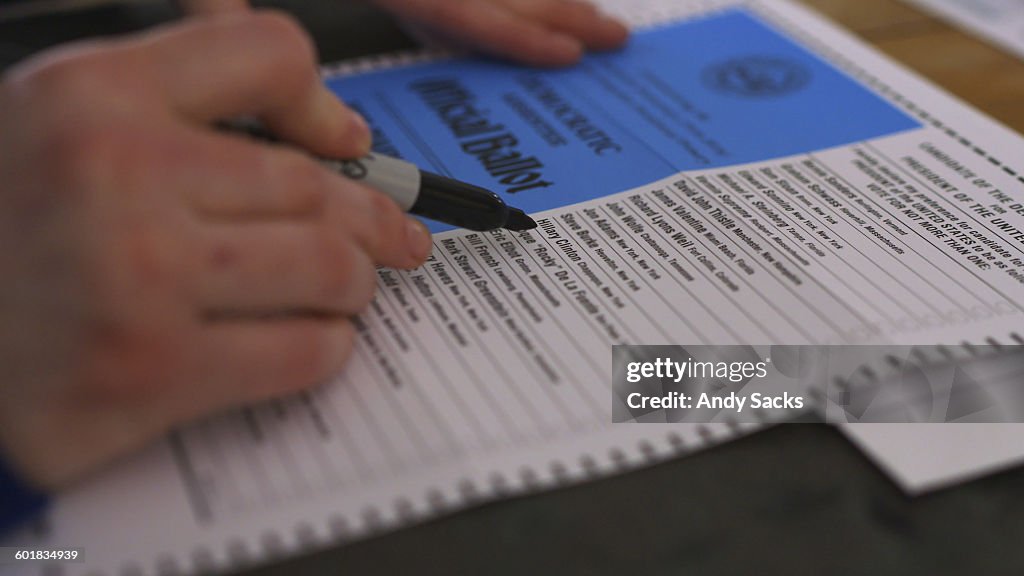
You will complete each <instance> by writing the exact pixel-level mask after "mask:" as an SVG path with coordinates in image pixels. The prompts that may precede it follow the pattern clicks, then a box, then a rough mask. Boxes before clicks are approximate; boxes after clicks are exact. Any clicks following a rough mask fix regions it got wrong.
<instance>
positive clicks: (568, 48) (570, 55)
mask: <svg viewBox="0 0 1024 576" xmlns="http://www.w3.org/2000/svg"><path fill="white" fill-rule="evenodd" d="M550 49H551V52H552V54H553V56H552V58H553V59H554V60H557V61H559V62H565V63H573V62H576V61H577V60H579V59H580V58H581V57H582V56H583V43H582V42H580V41H579V40H576V39H575V38H570V37H569V36H565V35H563V34H559V35H557V36H555V37H553V38H552V39H551V45H550Z"/></svg>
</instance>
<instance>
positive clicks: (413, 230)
mask: <svg viewBox="0 0 1024 576" xmlns="http://www.w3.org/2000/svg"><path fill="white" fill-rule="evenodd" d="M405 242H406V244H405V245H406V246H408V248H409V253H410V254H411V255H412V257H413V258H414V259H415V260H416V265H417V266H418V265H419V264H420V263H422V262H423V261H424V260H426V258H427V256H428V255H429V254H430V251H431V250H432V249H433V247H434V242H433V240H431V237H430V231H429V230H427V227H426V226H425V225H424V224H423V222H420V221H419V220H418V219H416V218H414V217H412V216H409V217H407V219H406V226H405Z"/></svg>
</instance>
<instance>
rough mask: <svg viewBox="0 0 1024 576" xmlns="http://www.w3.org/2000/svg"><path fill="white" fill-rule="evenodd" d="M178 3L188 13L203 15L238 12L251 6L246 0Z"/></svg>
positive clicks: (197, 0) (185, 1)
mask: <svg viewBox="0 0 1024 576" xmlns="http://www.w3.org/2000/svg"><path fill="white" fill-rule="evenodd" d="M178 4H179V5H180V6H181V9H182V10H184V11H185V13H186V14H195V15H203V16H207V15H210V14H227V13H232V12H238V11H241V10H245V9H247V8H248V7H249V3H248V2H246V0H178Z"/></svg>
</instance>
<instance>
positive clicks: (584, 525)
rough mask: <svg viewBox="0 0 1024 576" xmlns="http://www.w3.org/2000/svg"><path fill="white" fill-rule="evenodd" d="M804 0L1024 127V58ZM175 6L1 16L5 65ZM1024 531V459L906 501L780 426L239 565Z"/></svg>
mask: <svg viewBox="0 0 1024 576" xmlns="http://www.w3.org/2000/svg"><path fill="white" fill-rule="evenodd" d="M277 3H278V4H284V5H286V6H291V7H293V8H295V10H296V11H297V12H298V14H299V16H300V17H301V19H302V20H303V21H304V22H305V23H306V24H307V25H308V26H309V27H310V29H311V31H312V33H313V35H314V36H315V37H316V38H317V42H318V46H319V48H320V51H321V55H322V56H323V57H324V59H325V60H335V59H340V58H344V57H351V56H356V55H361V54H366V53H374V52H381V51H389V50H393V49H400V48H407V47H410V46H412V43H411V41H410V40H409V39H408V38H406V37H405V36H404V35H403V34H402V33H401V31H400V30H399V29H398V28H397V27H396V26H394V24H393V23H392V22H390V20H388V19H387V18H385V17H383V16H381V15H380V14H379V13H376V12H374V11H372V10H371V9H369V8H366V7H365V6H361V5H357V6H355V7H348V8H345V9H344V10H345V11H346V13H345V15H344V16H341V15H339V11H340V10H339V8H337V5H333V6H332V5H331V4H332V3H324V2H316V3H314V2H305V3H300V2H297V1H296V2H288V1H285V0H281V1H279V2H277ZM806 3H807V4H809V5H811V6H813V7H815V8H817V9H818V10H819V11H821V12H822V13H824V14H826V15H828V16H829V17H831V18H833V19H834V20H836V21H838V22H840V23H842V24H844V25H845V26H847V27H848V28H850V29H851V30H853V31H854V32H855V33H856V34H857V35H859V36H861V37H862V38H863V39H865V40H867V41H868V42H869V43H871V44H873V45H875V46H876V47H878V48H879V49H881V50H882V51H883V52H885V53H887V54H889V55H890V56H892V57H894V58H896V59H897V60H899V61H901V62H903V63H904V64H906V65H907V66H909V67H910V68H912V69H914V70H916V71H918V72H919V73H921V74H923V75H924V76H926V77H928V78H930V79H932V80H933V81H935V82H936V83H938V84H939V85H941V86H943V87H944V88H946V89H947V90H949V91H950V92H952V93H954V94H956V95H957V96H959V97H960V98H962V99H964V100H966V101H967V102H970V103H971V104H973V105H975V106H976V107H978V108H980V109H982V110H984V111H985V112H987V113H989V114H990V115H992V116H993V117H995V118H997V119H998V120H1000V121H1002V122H1003V123H1005V124H1007V125H1009V126H1010V127H1012V128H1014V129H1016V130H1018V131H1022V132H1024V106H1022V105H1021V103H1024V62H1022V61H1020V60H1017V59H1015V58H1014V57H1012V56H1011V55H1009V54H1007V53H1004V52H1002V51H1000V50H999V49H998V48H995V47H993V46H990V45H988V44H986V43H985V42H984V41H982V40H979V39H976V38H974V37H971V36H969V35H967V34H965V33H962V32H960V31H958V30H957V29H955V28H953V27H951V26H949V25H947V24H945V23H943V22H942V21H940V20H937V19H935V18H933V17H931V16H929V15H927V14H925V13H922V12H920V11H918V10H916V9H914V8H911V7H909V6H907V5H904V4H902V3H900V2H897V1H896V0H806ZM173 15H174V14H173V12H172V11H171V10H170V9H169V8H167V6H166V5H151V4H132V5H124V6H119V7H105V8H96V9H92V10H89V11H87V12H79V13H74V14H64V15H58V16H48V17H46V18H37V19H33V20H31V21H18V22H0V59H2V63H4V64H10V63H11V62H14V61H16V60H18V59H19V58H21V57H23V56H24V55H26V54H28V53H31V52H32V51H35V50H38V49H39V48H41V47H44V46H47V45H50V44H53V43H55V42H57V41H61V40H66V39H71V38H76V37H81V36H88V35H92V34H97V33H113V32H117V31H121V30H132V29H137V28H142V27H144V26H146V25H149V24H151V23H153V22H155V21H160V20H164V19H167V18H169V17H172V16H173ZM1021 542H1024V468H1022V469H1016V470H1011V471H1007V472H1004V473H1001V474H997V475H994V476H990V477H988V478H985V479H982V480H978V481H975V482H971V483H969V484H965V485H962V486H959V487H957V488H953V489H949V490H945V491H942V492H938V493H934V494H930V495H926V496H923V497H919V498H914V499H911V498H907V497H906V496H905V495H903V494H902V493H901V492H900V491H899V490H898V489H897V488H896V486H895V485H894V484H892V482H891V481H890V480H889V479H888V478H887V477H886V476H885V475H884V474H882V473H881V472H880V471H879V470H878V469H877V468H876V467H875V466H874V465H873V464H871V463H870V462H869V461H868V460H867V459H866V458H865V457H864V456H863V455H862V454H861V453H860V452H859V451H858V450H856V449H855V448H854V447H853V446H852V445H851V444H849V443H848V442H847V441H846V440H845V439H844V438H843V437H842V436H841V434H840V433H839V432H838V431H837V430H835V429H834V428H829V427H825V426H818V425H786V426H780V427H776V428H773V429H770V430H766V431H763V432H760V433H758V434H755V435H752V436H749V437H747V438H744V439H740V440H737V441H734V442H731V443H729V444H726V445H723V446H721V447H719V448H716V449H714V450H709V451H706V452H701V453H698V454H695V455H693V456H691V457H687V458H682V459H679V460H674V461H671V462H667V463H665V464H661V465H658V466H655V467H653V468H648V469H645V470H642V471H637V472H633V473H629V474H625V475H621V476H617V477H613V478H609V479H605V480H600V481H597V482H592V483H588V484H585V485H582V486H577V487H574V488H570V489H563V490H557V491H553V492H547V493H543V494H539V495H535V496H530V497H525V498H516V499H512V500H508V501H503V502H496V503H492V504H488V505H484V506H479V507H476V508H473V509H470V510H467V511H464V512H462V513H459V514H455V515H452V516H447V517H443V518H439V519H436V520H432V521H428V522H425V523H422V524H419V525H416V526H412V527H409V528H405V529H402V530H399V531H396V532H392V533H388V534H384V535H381V536H377V537H373V538H369V539H365V540H362V541H359V542H355V543H352V544H348V545H346V546H341V547H336V548H332V549H328V550H324V551H321V552H317V553H314V554H310V555H307V556H303V557H300V558H297V559H290V560H286V561H283V562H280V563H277V564H271V565H266V566H262V567H259V568H256V569H254V570H250V571H248V572H246V573H245V574H246V575H247V576H284V575H291V574H404V573H410V572H415V573H418V574H427V575H429V574H477V573H487V574H494V575H503V574H509V575H512V574H516V575H519V574H534V573H551V572H555V571H557V572H559V573H563V574H617V573H626V574H633V573H644V574H690V573H692V574H701V575H714V574H750V573H756V574H785V575H787V576H788V575H793V574H821V573H829V574H830V575H836V576H841V575H846V574H851V575H853V574H873V575H887V574H894V575H895V574H899V575H913V574H922V575H924V574H927V575H929V576H934V575H941V574H965V573H973V574H1010V573H1013V574H1020V573H1021V572H1022V570H1021V568H1024V546H1021V545H1020V543H1021Z"/></svg>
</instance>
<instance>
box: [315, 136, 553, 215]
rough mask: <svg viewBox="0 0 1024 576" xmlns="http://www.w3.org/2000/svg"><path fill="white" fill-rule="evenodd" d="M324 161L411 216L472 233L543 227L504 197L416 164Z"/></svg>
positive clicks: (375, 159) (377, 159)
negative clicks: (428, 170) (499, 229)
mask: <svg viewBox="0 0 1024 576" xmlns="http://www.w3.org/2000/svg"><path fill="white" fill-rule="evenodd" d="M322 162H323V163H324V164H325V165H326V166H329V167H331V168H332V169H334V170H336V171H337V172H339V173H341V174H344V175H345V176H347V177H348V178H351V179H352V180H359V181H361V182H365V183H366V184H368V185H370V186H372V187H374V188H376V189H378V190H380V191H381V192H383V193H385V194H387V195H388V196H389V197H391V199H392V200H394V201H395V202H397V203H398V205H399V206H400V207H401V208H402V210H405V211H406V212H409V213H411V214H416V215H418V216H424V217H426V218H430V219H432V220H437V221H440V222H444V223H446V224H452V225H454V226H458V227H460V228H468V229H470V230H481V231H484V230H495V229H497V228H507V229H509V230H516V231H518V230H531V229H533V228H536V227H537V223H536V222H534V221H533V218H530V217H529V216H527V215H526V213H525V212H523V211H522V210H520V209H518V208H512V207H511V206H509V205H507V204H505V201H504V200H502V199H501V197H500V196H498V195H497V194H495V193H494V192H491V191H490V190H486V189H484V188H480V187H479V186H474V185H472V184H467V183H465V182H461V181H459V180H453V179H452V178H446V177H444V176H440V175H438V174H434V173H432V172H426V171H424V170H420V169H419V168H418V167H417V166H416V165H415V164H412V163H410V162H406V161H405V160H399V159H397V158H391V157H390V156H382V155H380V154H369V155H367V156H364V157H363V158H359V159H358V160H328V159H323V160H322Z"/></svg>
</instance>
